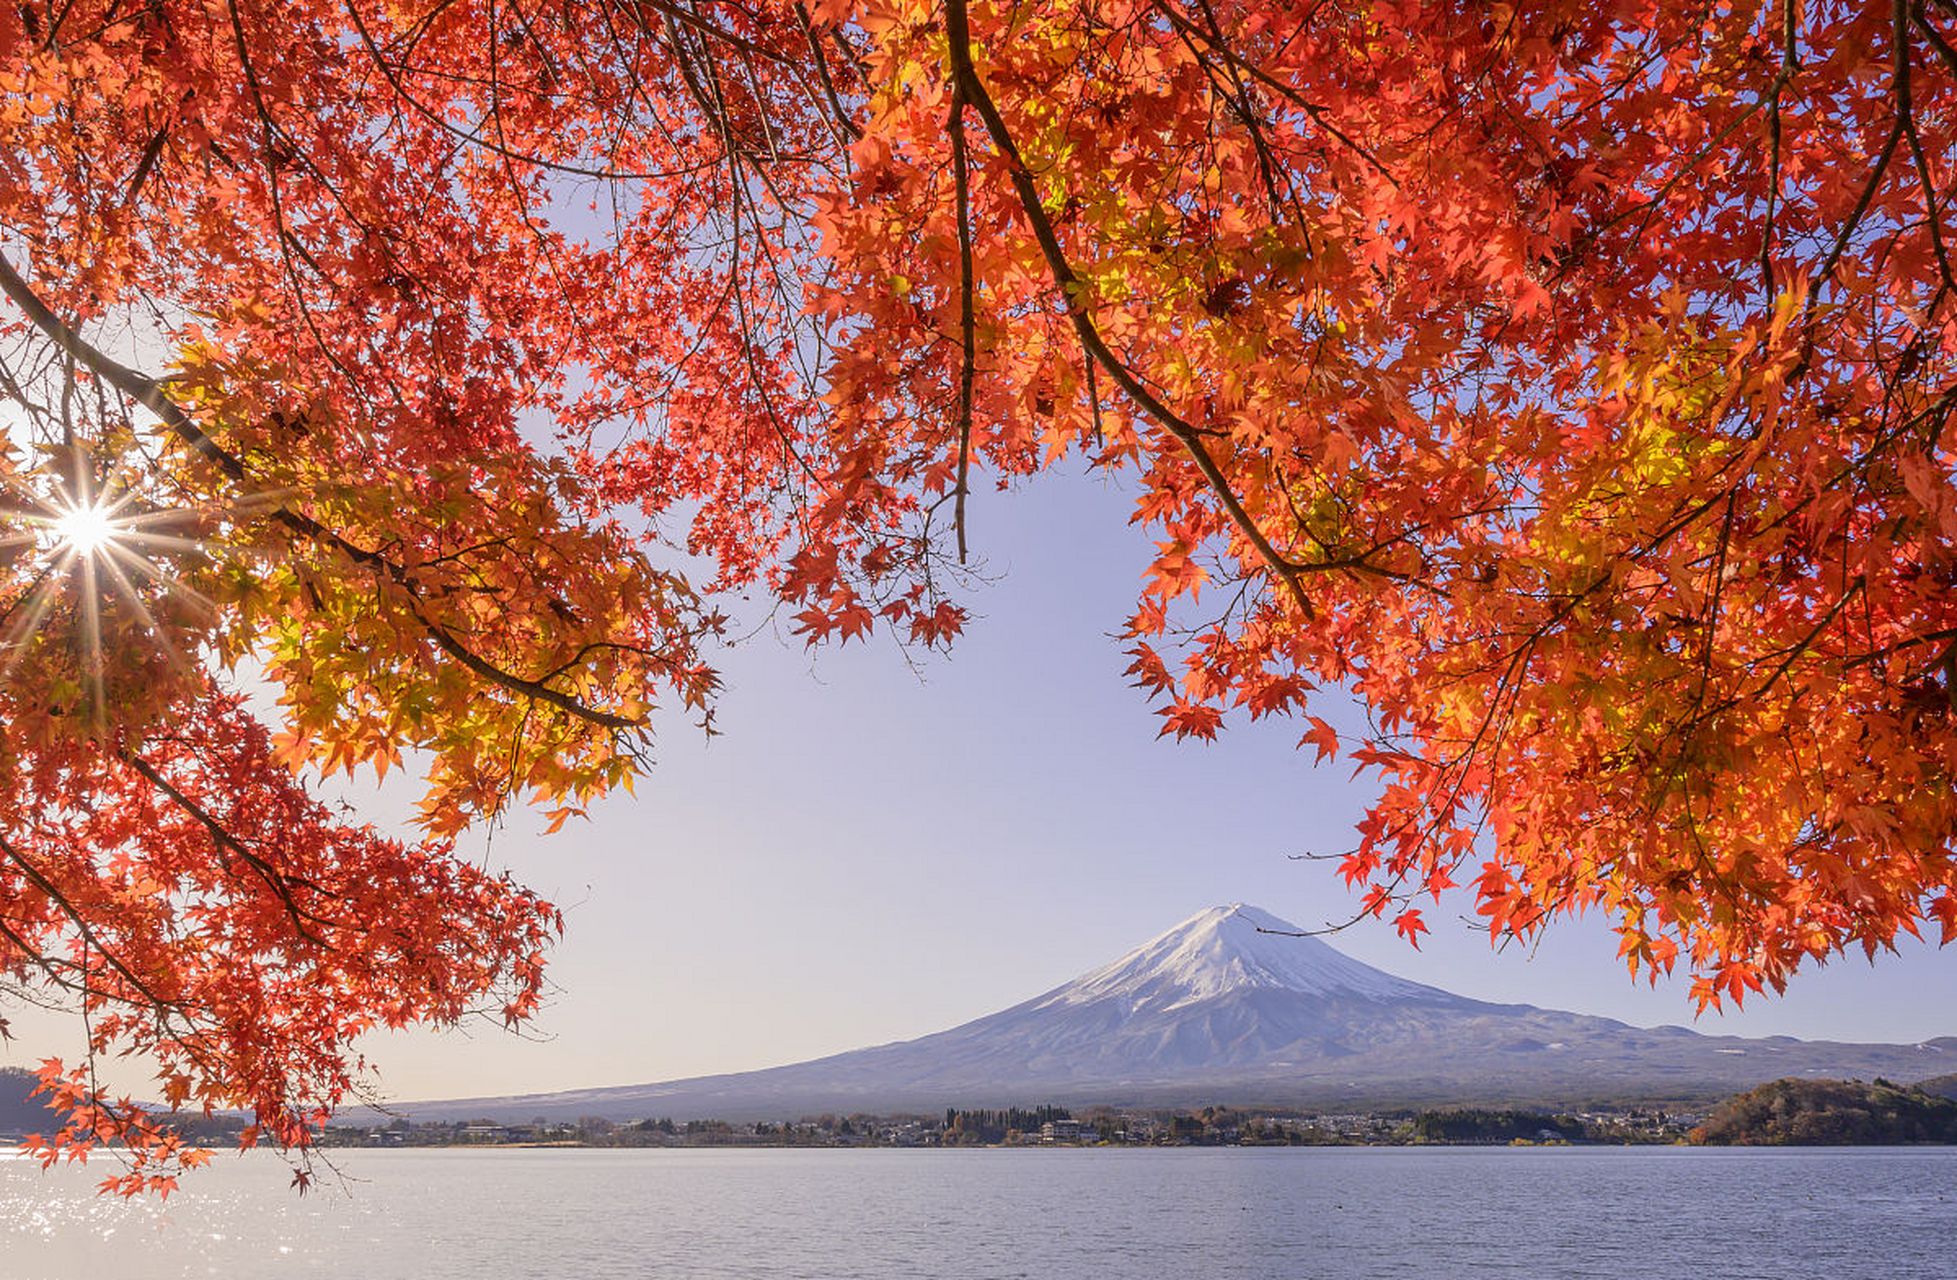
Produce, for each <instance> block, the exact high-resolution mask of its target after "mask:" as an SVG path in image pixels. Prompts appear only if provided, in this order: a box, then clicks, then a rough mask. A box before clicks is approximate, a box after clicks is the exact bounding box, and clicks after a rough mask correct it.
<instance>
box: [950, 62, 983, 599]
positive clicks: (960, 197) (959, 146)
mask: <svg viewBox="0 0 1957 1280" xmlns="http://www.w3.org/2000/svg"><path fill="white" fill-rule="evenodd" d="M965 106H966V103H965V89H964V86H963V85H962V84H961V85H959V86H958V87H957V88H955V89H953V90H952V95H951V119H950V121H949V122H947V124H946V126H945V127H946V128H947V129H948V130H949V131H950V133H951V183H952V189H953V192H954V193H955V196H956V200H957V204H958V339H959V352H960V355H961V357H962V359H961V361H960V364H959V369H958V483H957V486H956V487H955V488H954V489H953V490H952V492H953V493H954V494H955V495H957V497H956V501H955V502H954V503H953V504H952V527H953V528H954V529H956V530H957V532H958V563H960V564H964V563H965V497H966V495H967V494H969V493H970V492H971V484H970V479H971V469H972V378H973V375H974V373H975V369H974V365H975V363H976V357H977V349H978V337H977V321H976V319H975V318H974V316H973V309H974V302H973V296H972V294H973V279H972V190H971V167H970V159H969V157H968V156H967V155H966V151H965Z"/></svg>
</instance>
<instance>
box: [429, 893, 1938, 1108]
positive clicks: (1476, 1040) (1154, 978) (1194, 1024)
mask: <svg viewBox="0 0 1957 1280" xmlns="http://www.w3.org/2000/svg"><path fill="white" fill-rule="evenodd" d="M1296 933H1298V930H1297V929H1296V928H1295V926H1292V925H1289V924H1287V923H1285V922H1284V921H1283V920H1280V919H1278V918H1277V917H1276V916H1273V915H1271V914H1270V913H1268V912H1265V911H1261V910H1259V909H1258V908H1256V907H1253V906H1247V905H1245V904H1242V903H1236V904H1232V905H1230V906H1223V907H1214V908H1211V909H1210V910H1207V911H1202V912H1199V913H1197V914H1196V915H1194V916H1191V917H1190V918H1189V919H1187V920H1185V921H1183V922H1182V923H1181V924H1178V925H1177V926H1175V927H1174V928H1173V929H1170V930H1169V931H1168V932H1166V933H1163V934H1161V935H1160V936H1158V937H1156V938H1153V939H1151V940H1150V941H1148V942H1146V943H1144V944H1142V945H1141V946H1140V947H1138V948H1136V949H1135V950H1133V951H1131V952H1129V953H1128V954H1127V955H1125V956H1122V957H1121V958H1120V959H1118V960H1116V961H1114V962H1113V963H1112V964H1109V965H1106V966H1104V967H1102V968H1099V969H1096V970H1094V971H1093V972H1091V973H1087V974H1084V975H1082V976H1081V977H1079V978H1076V979H1074V980H1073V981H1072V982H1069V983H1067V984H1065V985H1064V986H1060V987H1057V988H1055V989H1054V990H1052V991H1049V992H1047V993H1046V994H1044V995H1040V996H1035V997H1034V998H1033V999H1031V1000H1028V1001H1026V1002H1025V1003H1023V1004H1018V1005H1014V1006H1013V1007H1012V1008H1010V1009H1005V1010H1001V1011H1000V1012H998V1013H994V1014H991V1015H989V1016H987V1017H983V1018H979V1019H978V1020H976V1021H973V1022H968V1023H965V1024H964V1025H962V1026H958V1027H953V1028H952V1029H950V1030H948V1031H940V1032H938V1033H936V1034H934V1035H927V1036H923V1037H920V1038H919V1039H916V1040H905V1041H901V1042H898V1043H895V1044H886V1045H879V1046H876V1047H875V1048H868V1049H858V1050H854V1051H852V1052H849V1053H840V1054H836V1055H833V1056H831V1057H827V1058H820V1059H816V1060H814V1061H811V1062H802V1063H797V1064H794V1065H792V1066H784V1067H773V1068H769V1069H766V1070H761V1071H746V1072H740V1073H736V1074H731V1075H717V1076H700V1077H695V1078H692V1079H687V1080H675V1081H670V1082H666V1083H659V1084H645V1085H625V1086H619V1087H614V1088H604V1089H583V1090H575V1091H571V1092H565V1093H546V1094H530V1095H522V1096H515V1097H502V1098H473V1099H462V1100H456V1101H444V1102H431V1103H412V1104H404V1105H402V1106H401V1107H399V1108H398V1110H399V1111H400V1112H401V1113H403V1114H406V1115H409V1116H411V1117H412V1118H414V1119H416V1120H438V1119H455V1118H462V1117H481V1116H494V1117H502V1118H522V1119H529V1118H533V1117H547V1118H569V1117H574V1116H604V1117H608V1118H612V1119H628V1118H637V1117H645V1116H672V1117H674V1118H676V1119H689V1118H692V1119H699V1118H706V1117H715V1118H719V1119H725V1120H730V1121H733V1120H748V1119H763V1118H770V1119H779V1118H782V1117H786V1116H797V1115H804V1114H811V1113H815V1112H819V1111H835V1112H850V1111H871V1112H892V1111H902V1110H920V1111H936V1110H939V1109H942V1108H944V1107H946V1106H960V1107H974V1106H1006V1105H1013V1104H1035V1103H1047V1102H1052V1103H1070V1104H1075V1105H1086V1104H1094V1103H1106V1104H1111V1105H1142V1106H1145V1105H1162V1106H1169V1105H1195V1106H1200V1105H1203V1104H1207V1103H1240V1104H1263V1105H1270V1106H1284V1105H1290V1106H1316V1107H1353V1108H1358V1107H1387V1106H1395V1105H1415V1104H1424V1103H1461V1102H1484V1103H1498V1102H1510V1103H1526V1104H1538V1105H1542V1104H1552V1103H1577V1102H1583V1101H1588V1100H1605V1099H1619V1100H1642V1101H1683V1100H1691V1099H1700V1098H1708V1097H1713V1096H1717V1095H1723V1094H1727V1093H1731V1092H1733V1091H1735V1090H1738V1089H1743V1088H1747V1087H1750V1086H1752V1085H1756V1084H1759V1083H1761V1082H1763V1081H1766V1080H1770V1079H1775V1078H1777V1077H1781V1076H1789V1075H1815V1076H1858V1077H1870V1076H1876V1075H1883V1076H1888V1077H1891V1078H1895V1079H1899V1080H1915V1079H1918V1078H1920V1077H1924V1076H1931V1075H1936V1074H1939V1073H1942V1072H1949V1071H1952V1070H1957V1037H1942V1038H1939V1039H1936V1040H1931V1041H1927V1042H1924V1043H1921V1044H1913V1045H1895V1044H1840V1043H1833V1042H1828V1041H1808V1040H1796V1039H1792V1038H1790V1037H1786V1036H1775V1037H1771V1038H1768V1039H1744V1038H1741V1037H1737V1036H1707V1035H1700V1034H1698V1033H1697V1032H1693V1031H1688V1030H1686V1029H1684V1028H1682V1027H1653V1028H1638V1027H1632V1026H1629V1025H1627V1024H1625V1023H1622V1022H1617V1021H1613V1020H1612V1019H1609V1018H1598V1017H1589V1016H1585V1015H1582V1014H1575V1013H1561V1012H1557V1011H1555V1010H1551V1009H1538V1008H1535V1007H1533V1006H1530V1005H1504V1004H1489V1003H1486V1002H1483V1001H1480V1000H1471V999H1468V998H1466V997H1464V996H1458V995H1455V994H1453V993H1452V992H1448V991H1443V990H1441V989H1440V988H1438V987H1429V986H1423V985H1421V984H1420V983H1417V982H1409V981H1407V980H1405V979H1402V978H1396V977H1394V976H1392V975H1391V974H1387V973H1384V972H1382V971H1381V970H1378V969H1375V968H1372V967H1371V966H1369V965H1365V964H1361V963H1360V962H1359V961H1357V960H1354V959H1352V958H1350V957H1349V956H1346V955H1343V954H1341V953H1340V952H1339V951H1337V950H1336V949H1334V948H1333V947H1332V946H1330V945H1329V944H1327V943H1325V942H1323V941H1321V940H1320V939H1318V938H1314V937H1297V936H1286V935H1295V934H1296Z"/></svg>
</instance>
